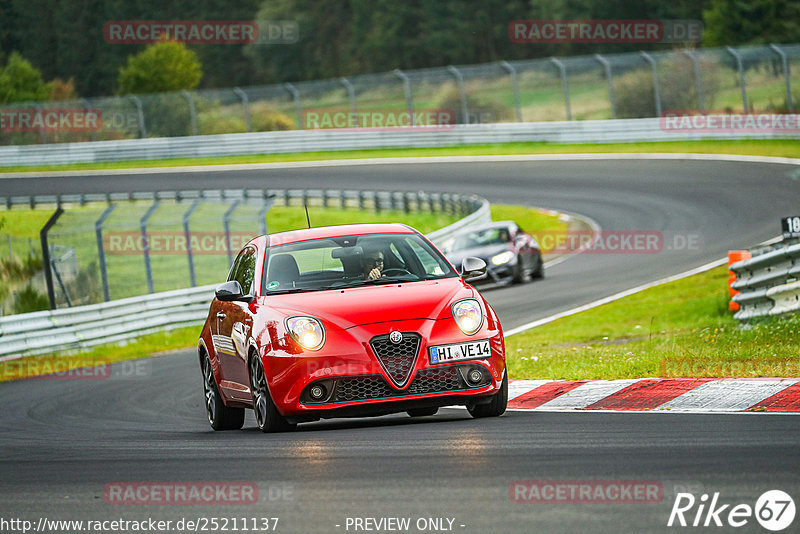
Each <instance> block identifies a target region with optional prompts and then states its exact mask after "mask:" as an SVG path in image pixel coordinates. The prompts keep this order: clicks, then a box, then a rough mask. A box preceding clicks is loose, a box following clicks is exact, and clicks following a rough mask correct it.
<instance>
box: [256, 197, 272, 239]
mask: <svg viewBox="0 0 800 534" xmlns="http://www.w3.org/2000/svg"><path fill="white" fill-rule="evenodd" d="M274 202H275V195H272V196H270V197H268V198H267V199H266V202H264V205H263V206H262V207H261V210H260V211H259V212H258V229H259V231H260V232H261V235H267V231H268V228H267V212H268V211H269V209H270V208H271V207H272V204H273V203H274Z"/></svg>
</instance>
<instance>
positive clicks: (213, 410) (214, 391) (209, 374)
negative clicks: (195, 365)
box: [201, 354, 244, 430]
mask: <svg viewBox="0 0 800 534" xmlns="http://www.w3.org/2000/svg"><path fill="white" fill-rule="evenodd" d="M201 370H202V371H203V392H204V393H205V401H206V402H205V404H206V415H207V416H208V422H209V423H210V424H211V428H213V429H214V430H238V429H240V428H242V425H244V408H230V407H228V406H225V403H224V402H222V396H220V394H219V388H218V387H217V381H216V379H215V378H214V370H213V368H212V367H211V360H210V359H209V357H208V354H203V365H202V367H201Z"/></svg>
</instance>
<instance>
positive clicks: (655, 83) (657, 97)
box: [639, 52, 661, 117]
mask: <svg viewBox="0 0 800 534" xmlns="http://www.w3.org/2000/svg"><path fill="white" fill-rule="evenodd" d="M639 54H641V56H642V57H643V58H644V59H645V61H647V62H648V63H649V64H650V68H651V69H652V70H653V99H654V100H655V102H656V117H660V116H661V90H660V89H659V87H658V85H659V83H658V65H657V64H656V60H655V59H653V56H651V55H650V54H648V53H647V52H639Z"/></svg>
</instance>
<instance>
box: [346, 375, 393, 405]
mask: <svg viewBox="0 0 800 534" xmlns="http://www.w3.org/2000/svg"><path fill="white" fill-rule="evenodd" d="M392 392H396V390H394V389H393V388H391V387H389V384H387V383H386V380H384V379H383V377H382V376H381V375H373V376H358V377H354V378H343V379H341V380H337V381H336V391H335V393H334V394H333V400H334V401H336V402H349V401H354V400H366V399H380V398H383V397H391V396H392Z"/></svg>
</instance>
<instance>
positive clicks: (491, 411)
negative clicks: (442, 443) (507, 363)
mask: <svg viewBox="0 0 800 534" xmlns="http://www.w3.org/2000/svg"><path fill="white" fill-rule="evenodd" d="M507 404H508V375H506V376H504V377H503V383H502V385H501V386H500V390H499V391H498V392H497V393H495V394H494V395H492V400H491V401H489V402H487V403H486V404H476V405H475V406H472V407H469V406H467V411H469V414H470V415H471V416H472V417H475V418H476V419H477V418H478V417H498V416H501V415H503V413H504V412H505V411H506V405H507Z"/></svg>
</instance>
